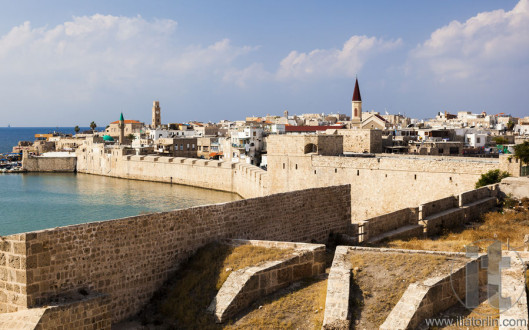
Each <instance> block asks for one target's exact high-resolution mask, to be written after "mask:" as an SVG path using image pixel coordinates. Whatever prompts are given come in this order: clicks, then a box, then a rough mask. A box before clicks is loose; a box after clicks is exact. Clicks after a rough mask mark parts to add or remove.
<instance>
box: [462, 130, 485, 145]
mask: <svg viewBox="0 0 529 330" xmlns="http://www.w3.org/2000/svg"><path fill="white" fill-rule="evenodd" d="M465 144H466V145H468V146H470V147H474V148H481V147H485V145H486V144H487V134H484V133H467V134H465Z"/></svg>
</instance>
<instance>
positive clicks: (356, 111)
mask: <svg viewBox="0 0 529 330" xmlns="http://www.w3.org/2000/svg"><path fill="white" fill-rule="evenodd" d="M355 117H358V109H357V108H355Z"/></svg>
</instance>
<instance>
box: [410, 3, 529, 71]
mask: <svg viewBox="0 0 529 330" xmlns="http://www.w3.org/2000/svg"><path fill="white" fill-rule="evenodd" d="M528 57H529V0H520V1H519V3H518V4H517V5H516V6H515V7H514V8H513V9H512V10H511V11H504V10H494V11H490V12H483V13H479V14H477V15H476V16H474V17H471V18H469V19H468V20H467V21H466V22H463V23H462V22H459V21H452V22H451V23H449V24H448V25H446V26H443V27H442V28H440V29H437V30H436V31H434V32H433V33H432V34H431V36H430V39H428V40H426V41H425V42H424V43H423V44H420V45H418V46H417V47H416V48H415V49H414V50H413V51H412V52H411V57H410V63H409V65H410V66H411V67H415V68H417V69H419V70H421V69H424V68H426V69H427V71H431V72H433V73H434V74H435V76H436V77H437V79H438V80H441V81H443V80H448V79H466V78H471V77H472V78H478V79H479V78H488V77H490V75H491V74H494V72H496V69H498V68H509V67H510V68H516V67H517V66H519V65H521V64H522V65H523V64H525V65H527V58H528Z"/></svg>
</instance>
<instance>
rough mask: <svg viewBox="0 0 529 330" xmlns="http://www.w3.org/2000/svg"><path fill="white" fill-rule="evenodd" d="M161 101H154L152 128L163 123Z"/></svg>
mask: <svg viewBox="0 0 529 330" xmlns="http://www.w3.org/2000/svg"><path fill="white" fill-rule="evenodd" d="M160 112H161V109H160V102H159V101H154V102H152V128H157V127H158V126H161V125H162V116H161V114H160Z"/></svg>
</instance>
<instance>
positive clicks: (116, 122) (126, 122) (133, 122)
mask: <svg viewBox="0 0 529 330" xmlns="http://www.w3.org/2000/svg"><path fill="white" fill-rule="evenodd" d="M123 122H124V123H125V124H141V123H140V122H139V121H137V120H132V119H125V120H124V121H123ZM111 124H119V120H116V121H113V122H111Z"/></svg>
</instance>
